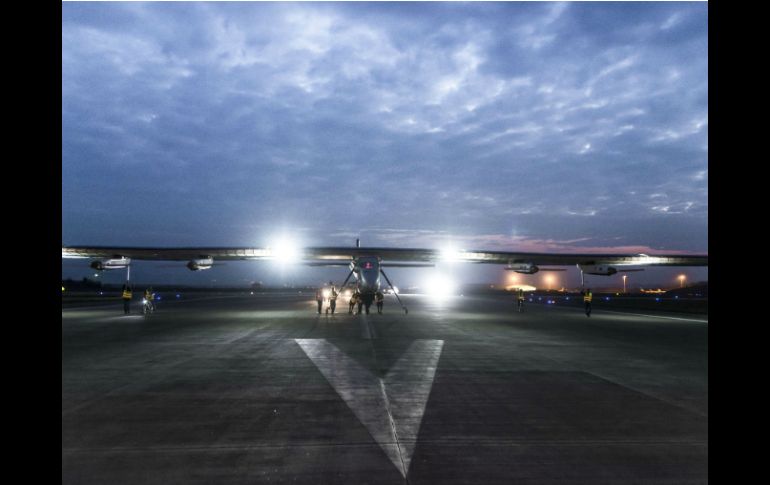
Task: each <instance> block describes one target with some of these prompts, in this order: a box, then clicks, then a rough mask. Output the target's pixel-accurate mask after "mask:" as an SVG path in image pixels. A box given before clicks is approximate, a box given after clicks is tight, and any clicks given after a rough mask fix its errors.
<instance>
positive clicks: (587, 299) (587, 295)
mask: <svg viewBox="0 0 770 485" xmlns="http://www.w3.org/2000/svg"><path fill="white" fill-rule="evenodd" d="M593 296H594V295H593V293H586V294H585V295H584V296H583V301H587V302H589V303H590V302H591V298H593Z"/></svg>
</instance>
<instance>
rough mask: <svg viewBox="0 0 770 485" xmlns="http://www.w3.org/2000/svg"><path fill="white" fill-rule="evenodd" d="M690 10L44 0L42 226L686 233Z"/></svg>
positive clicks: (507, 236) (682, 237)
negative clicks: (54, 70)
mask: <svg viewBox="0 0 770 485" xmlns="http://www.w3.org/2000/svg"><path fill="white" fill-rule="evenodd" d="M707 21H708V5H707V4H706V3H705V2H696V3H678V2H677V3H675V2H662V3H647V2H633V3H609V2H599V3H583V2H580V3H551V2H526V3H504V2H494V3H481V2H470V3H454V2H447V3H443V2H429V3H404V2H398V3H381V2H377V3H348V2H342V3H262V2H260V3H177V2H172V3H134V2H131V3H120V2H117V3H115V2H110V3H91V2H88V3H78V2H64V3H63V4H62V243H63V244H69V245H83V244H102V245H164V246H168V245H202V246H205V245H233V246H236V245H256V246H265V245H268V244H270V241H271V239H274V238H275V237H276V234H279V233H282V234H288V233H290V234H292V235H294V236H295V237H296V238H297V239H298V240H300V241H301V242H302V243H303V244H306V245H312V246H321V245H343V244H344V245H349V244H352V243H353V242H354V240H355V238H356V237H359V236H360V237H361V239H362V241H363V243H364V244H365V245H392V246H403V247H437V246H439V245H441V244H442V243H443V242H445V241H452V242H454V243H455V244H456V245H457V246H458V247H464V248H468V249H500V250H523V251H561V252H569V251H581V252H588V251H631V252H649V253H654V252H656V251H662V252H677V251H682V252H697V253H705V252H708V223H707V216H708V28H707ZM249 264H250V263H249ZM63 268H64V266H63ZM498 270H499V268H498ZM211 271H212V272H213V271H219V273H218V274H219V275H220V276H219V277H220V278H223V279H227V278H228V277H232V278H235V279H239V278H240V279H244V278H246V279H247V278H248V275H244V273H243V272H242V271H243V270H225V269H221V270H219V269H217V268H214V269H213V270H211ZM227 271H231V273H232V275H235V276H228V275H229V274H230V273H228V272H227ZM238 271H241V272H240V273H238ZM248 271H249V272H253V268H250V269H249V270H248ZM236 273H237V275H236ZM214 277H216V276H214ZM206 278H208V279H210V278H212V276H210V275H207V276H206Z"/></svg>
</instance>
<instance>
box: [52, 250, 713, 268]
mask: <svg viewBox="0 0 770 485" xmlns="http://www.w3.org/2000/svg"><path fill="white" fill-rule="evenodd" d="M285 256H286V255H285V254H282V253H281V252H279V251H278V250H274V249H270V248H249V247H181V248H147V247H107V246H91V247H62V257H63V258H131V259H136V260H151V261H186V260H193V259H197V258H213V259H214V260H216V261H236V260H271V259H276V258H279V257H285ZM360 256H376V257H379V258H380V259H381V260H382V261H383V262H384V263H385V264H387V263H388V262H390V263H397V262H419V263H437V262H442V261H458V262H468V263H485V264H517V263H531V264H534V265H538V266H539V265H544V266H572V265H578V264H579V265H598V264H608V265H617V266H625V265H644V266H708V255H702V254H665V255H662V254H655V255H646V254H590V253H588V254H577V253H574V254H570V253H524V252H506V251H476V250H471V251H467V250H460V251H453V252H452V253H451V254H448V253H446V252H444V251H440V250H437V249H416V248H374V247H372V248H369V247H366V248H357V247H310V248H302V249H300V250H298V251H297V253H296V254H293V255H292V258H295V259H296V260H297V262H299V263H305V264H313V265H315V266H323V265H340V263H342V262H350V261H351V260H353V259H355V258H358V257H360ZM392 265H393V264H391V266H392Z"/></svg>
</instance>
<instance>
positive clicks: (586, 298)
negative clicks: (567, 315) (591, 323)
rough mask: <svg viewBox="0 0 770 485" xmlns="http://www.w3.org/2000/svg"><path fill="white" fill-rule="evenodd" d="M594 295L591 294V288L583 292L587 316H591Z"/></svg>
mask: <svg viewBox="0 0 770 485" xmlns="http://www.w3.org/2000/svg"><path fill="white" fill-rule="evenodd" d="M593 297H594V294H593V293H591V288H588V289H587V290H585V291H584V292H583V302H584V303H585V304H586V316H587V317H590V316H591V300H592V299H593Z"/></svg>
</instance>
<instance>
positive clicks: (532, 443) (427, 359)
mask: <svg viewBox="0 0 770 485" xmlns="http://www.w3.org/2000/svg"><path fill="white" fill-rule="evenodd" d="M309 296H310V295H304V296H302V295H294V294H285V295H267V294H264V295H260V294H257V295H253V296H252V295H246V296H222V297H208V298H200V299H196V300H189V301H174V302H168V303H165V302H161V304H159V305H158V310H157V312H156V313H155V314H153V315H151V316H149V317H147V318H145V317H142V316H139V315H130V316H124V315H122V306H121V305H114V306H112V305H110V306H99V307H91V308H87V307H84V308H72V309H62V483H100V484H103V483H111V484H120V483H159V484H160V483H163V484H167V483H228V484H239V483H251V484H253V483H299V484H311V483H354V484H380V483H382V484H401V483H410V484H422V483H448V484H454V483H458V484H459V483H479V484H493V483H499V484H503V483H505V484H510V483H525V484H543V483H546V484H548V483H574V484H577V483H592V484H601V483H618V484H620V483H622V484H631V483H645V484H649V483H667V484H669V483H676V484H683V483H706V482H707V481H708V463H707V460H708V323H707V322H704V321H701V320H704V319H706V318H707V316H696V317H692V318H689V317H682V316H681V315H674V317H675V318H660V316H665V315H656V316H647V315H645V314H643V312H635V314H624V313H620V312H615V311H613V312H609V311H607V312H603V311H602V310H601V308H600V307H599V306H598V305H596V306H595V310H594V313H593V315H592V316H591V317H590V318H587V317H586V316H585V315H584V314H583V313H582V312H581V311H580V310H579V309H576V308H563V307H559V306H546V305H537V304H528V305H527V306H526V307H525V311H524V312H523V313H517V312H515V311H514V304H513V301H512V300H511V299H509V298H505V297H494V296H489V297H487V296H485V297H468V296H466V297H452V298H449V299H446V300H437V299H435V298H428V297H424V296H404V301H405V303H406V304H407V306H408V307H409V313H408V315H405V314H404V313H403V312H402V311H401V310H400V308H399V307H398V305H397V303H396V301H395V299H393V297H392V296H388V297H386V300H385V313H384V314H383V315H378V314H377V313H376V310H375V309H374V307H373V308H372V310H373V313H372V314H370V315H349V314H348V313H347V310H348V309H347V304H346V302H345V301H344V300H342V301H340V303H339V304H338V306H337V310H338V314H336V315H334V316H326V315H317V314H316V312H315V302H314V301H310V300H309V299H308V297H309ZM138 310H139V307H138V306H136V305H135V307H134V311H135V312H136V311H138ZM640 313H642V314H640Z"/></svg>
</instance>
